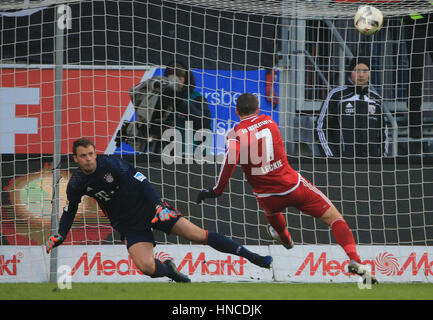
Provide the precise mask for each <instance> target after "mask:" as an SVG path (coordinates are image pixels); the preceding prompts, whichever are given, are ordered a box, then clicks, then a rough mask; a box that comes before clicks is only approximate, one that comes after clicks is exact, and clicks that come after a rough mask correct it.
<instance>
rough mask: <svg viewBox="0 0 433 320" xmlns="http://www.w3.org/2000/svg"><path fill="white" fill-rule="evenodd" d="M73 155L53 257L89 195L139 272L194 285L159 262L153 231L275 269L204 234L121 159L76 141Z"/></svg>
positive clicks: (267, 259) (218, 237) (168, 263)
mask: <svg viewBox="0 0 433 320" xmlns="http://www.w3.org/2000/svg"><path fill="white" fill-rule="evenodd" d="M72 152H73V158H74V161H75V162H76V163H77V164H78V169H76V170H75V171H74V173H73V175H72V177H71V179H70V180H69V182H68V186H67V188H66V194H67V199H68V201H69V202H68V206H67V207H65V209H63V214H62V216H61V219H60V224H59V230H58V234H56V235H52V236H50V237H49V239H48V241H47V243H46V251H47V253H49V252H50V251H51V250H52V249H53V248H54V247H56V246H58V245H60V244H61V243H62V242H63V241H64V240H65V239H66V236H67V234H68V232H69V230H70V229H71V226H72V223H73V221H74V218H75V214H76V213H77V209H78V205H79V203H80V202H81V197H82V196H83V195H87V196H89V197H92V198H94V199H96V201H97V202H98V204H99V206H100V207H101V209H102V210H103V212H104V213H105V214H106V215H107V217H108V218H109V220H110V223H111V226H112V227H113V228H114V229H115V230H117V231H118V232H120V234H121V236H122V238H124V239H125V240H126V247H127V250H128V252H129V255H130V256H131V259H132V261H133V262H134V264H135V265H136V267H137V268H138V269H139V270H140V271H141V272H143V273H144V274H145V275H148V276H150V277H152V278H158V277H168V278H170V279H172V280H174V281H176V282H190V279H189V278H188V277H187V276H186V275H184V274H182V273H180V272H179V271H178V270H177V268H176V266H175V264H174V263H173V261H171V260H166V261H164V263H162V262H161V261H160V260H158V259H155V258H154V255H153V247H154V246H155V241H154V237H153V231H152V229H157V230H160V231H163V232H165V233H167V234H174V235H177V236H180V237H182V238H184V239H187V240H189V241H192V242H194V243H200V244H207V245H209V246H211V247H212V248H214V249H215V250H218V251H221V252H224V253H229V254H235V255H238V256H241V257H244V258H246V259H248V260H249V261H250V262H252V263H254V264H256V265H258V266H260V267H263V268H270V267H271V263H272V257H271V256H261V255H258V254H256V253H253V252H251V251H249V250H247V249H246V248H245V247H244V246H242V245H240V244H238V243H237V242H235V241H233V240H231V239H229V238H227V237H226V236H224V235H222V234H219V233H215V232H211V231H208V230H204V229H202V228H200V227H198V226H196V225H195V224H193V223H192V222H190V221H189V220H187V219H186V218H184V217H183V216H182V214H181V213H180V212H179V211H178V210H177V209H176V208H174V207H172V206H170V205H169V204H167V203H166V202H163V201H162V200H161V198H160V197H159V195H158V193H157V192H156V191H155V189H154V188H153V187H152V185H151V184H150V182H149V181H148V180H147V178H146V177H145V176H144V175H143V174H142V173H140V172H139V171H137V169H136V168H135V167H134V166H132V165H131V164H130V163H128V162H127V161H124V160H122V159H120V158H118V157H115V156H107V155H98V156H97V155H96V151H95V145H94V143H93V142H92V141H91V140H89V139H87V138H81V139H79V140H76V141H74V144H73V150H72Z"/></svg>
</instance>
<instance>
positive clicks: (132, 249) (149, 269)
mask: <svg viewBox="0 0 433 320" xmlns="http://www.w3.org/2000/svg"><path fill="white" fill-rule="evenodd" d="M148 232H150V233H151V231H148ZM147 238H148V237H146V236H145V235H143V234H135V233H127V234H126V241H127V249H128V253H129V256H130V257H131V259H132V261H133V262H134V264H135V266H136V267H137V268H138V269H139V270H140V271H141V272H142V273H144V274H145V275H148V276H150V277H152V278H161V277H168V278H170V279H172V280H174V281H176V282H191V280H190V279H189V278H188V277H187V276H185V275H184V274H182V273H180V272H179V271H178V270H177V268H176V266H175V264H174V263H173V261H171V260H166V261H164V263H162V262H161V261H160V260H159V259H155V258H154V256H153V246H154V244H153V236H152V240H150V239H147ZM149 240H150V241H149Z"/></svg>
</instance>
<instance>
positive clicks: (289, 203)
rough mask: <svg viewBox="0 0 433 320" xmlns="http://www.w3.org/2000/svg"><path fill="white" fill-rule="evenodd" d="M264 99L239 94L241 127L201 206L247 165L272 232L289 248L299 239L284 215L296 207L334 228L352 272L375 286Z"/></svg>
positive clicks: (338, 216)
mask: <svg viewBox="0 0 433 320" xmlns="http://www.w3.org/2000/svg"><path fill="white" fill-rule="evenodd" d="M259 110H260V108H259V101H258V99H257V97H256V96H255V95H253V94H250V93H245V94H242V95H241V96H239V98H238V99H237V102H236V114H237V116H238V117H239V119H240V123H239V124H238V125H236V126H235V127H234V128H233V129H232V130H231V131H230V132H229V133H228V134H227V150H226V153H225V157H224V161H223V164H222V167H221V169H220V173H219V177H218V181H217V183H216V185H215V186H214V187H213V188H212V189H208V190H203V191H201V192H200V193H199V195H198V197H197V203H200V202H201V201H202V200H204V199H206V198H216V197H218V196H220V195H221V194H222V193H223V191H224V188H225V186H226V185H227V183H228V181H229V180H230V177H231V176H232V174H233V172H234V170H235V167H236V165H237V164H240V165H241V166H242V169H243V171H244V173H245V175H246V178H247V181H248V183H249V184H250V185H251V187H252V189H253V193H254V195H255V196H256V198H257V200H258V202H259V204H260V206H261V207H262V208H263V209H264V212H265V217H266V220H267V221H268V223H269V225H270V226H269V229H268V231H269V233H270V234H271V236H272V237H273V238H274V239H275V240H278V241H280V242H281V244H283V245H284V246H285V247H286V248H287V249H291V248H292V247H293V240H292V238H291V236H290V233H289V231H288V230H287V226H286V220H285V218H284V216H283V214H282V211H283V210H284V209H286V208H287V207H296V208H297V209H299V210H300V211H302V212H304V213H306V214H308V215H311V216H313V217H315V218H317V219H319V220H321V221H323V222H324V223H326V224H327V225H329V226H330V227H331V230H332V233H333V234H334V237H335V240H336V241H337V243H338V244H339V245H340V246H341V247H342V248H343V249H344V251H345V252H346V254H347V255H348V257H349V259H350V263H349V272H350V273H354V274H358V275H360V276H362V277H363V278H364V281H367V279H368V278H370V280H371V283H377V280H376V279H375V278H374V276H373V275H372V274H371V272H370V271H369V270H368V269H367V268H366V267H365V266H364V265H363V264H362V263H361V259H360V257H359V255H358V252H357V250H356V244H355V239H354V237H353V234H352V231H351V230H350V228H349V226H348V225H347V223H346V221H345V220H344V219H343V217H342V215H341V213H340V212H339V211H338V209H337V208H336V207H335V206H334V205H333V204H332V203H331V201H330V200H329V199H328V198H327V197H326V196H325V195H324V194H323V193H322V192H321V191H320V190H319V189H317V188H316V187H315V186H313V185H312V184H311V183H310V182H309V181H308V180H307V179H305V178H304V177H303V176H302V175H301V174H300V173H298V172H297V171H295V170H294V169H293V168H292V167H291V166H290V164H289V163H288V161H287V155H286V151H285V148H284V143H283V140H282V138H281V134H280V131H279V129H278V125H277V124H276V123H275V122H274V121H273V120H272V118H271V117H269V116H267V115H260V114H259Z"/></svg>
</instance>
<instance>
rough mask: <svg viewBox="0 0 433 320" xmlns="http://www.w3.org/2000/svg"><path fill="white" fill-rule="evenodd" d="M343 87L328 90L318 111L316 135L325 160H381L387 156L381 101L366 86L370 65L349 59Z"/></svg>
mask: <svg viewBox="0 0 433 320" xmlns="http://www.w3.org/2000/svg"><path fill="white" fill-rule="evenodd" d="M349 72H350V75H349V77H348V82H347V85H345V86H341V87H338V88H335V89H334V90H332V91H331V92H330V93H329V94H328V96H327V97H326V100H325V101H324V102H323V104H322V107H321V109H320V114H319V116H318V118H317V123H316V133H317V137H318V140H319V142H320V147H321V154H322V155H324V156H326V157H344V158H355V157H356V158H364V159H367V158H381V157H382V156H387V155H388V146H389V139H388V127H387V126H386V125H385V117H384V113H383V105H382V97H381V96H380V95H379V94H378V93H377V92H376V91H374V90H373V89H372V88H371V86H370V83H369V81H370V61H369V59H367V58H353V59H352V60H351V62H350V65H349Z"/></svg>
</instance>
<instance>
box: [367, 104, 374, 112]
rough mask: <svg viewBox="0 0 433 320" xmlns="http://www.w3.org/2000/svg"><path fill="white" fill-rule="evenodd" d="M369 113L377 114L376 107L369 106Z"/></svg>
mask: <svg viewBox="0 0 433 320" xmlns="http://www.w3.org/2000/svg"><path fill="white" fill-rule="evenodd" d="M368 113H369V114H375V113H376V106H375V105H374V104H369V105H368Z"/></svg>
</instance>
